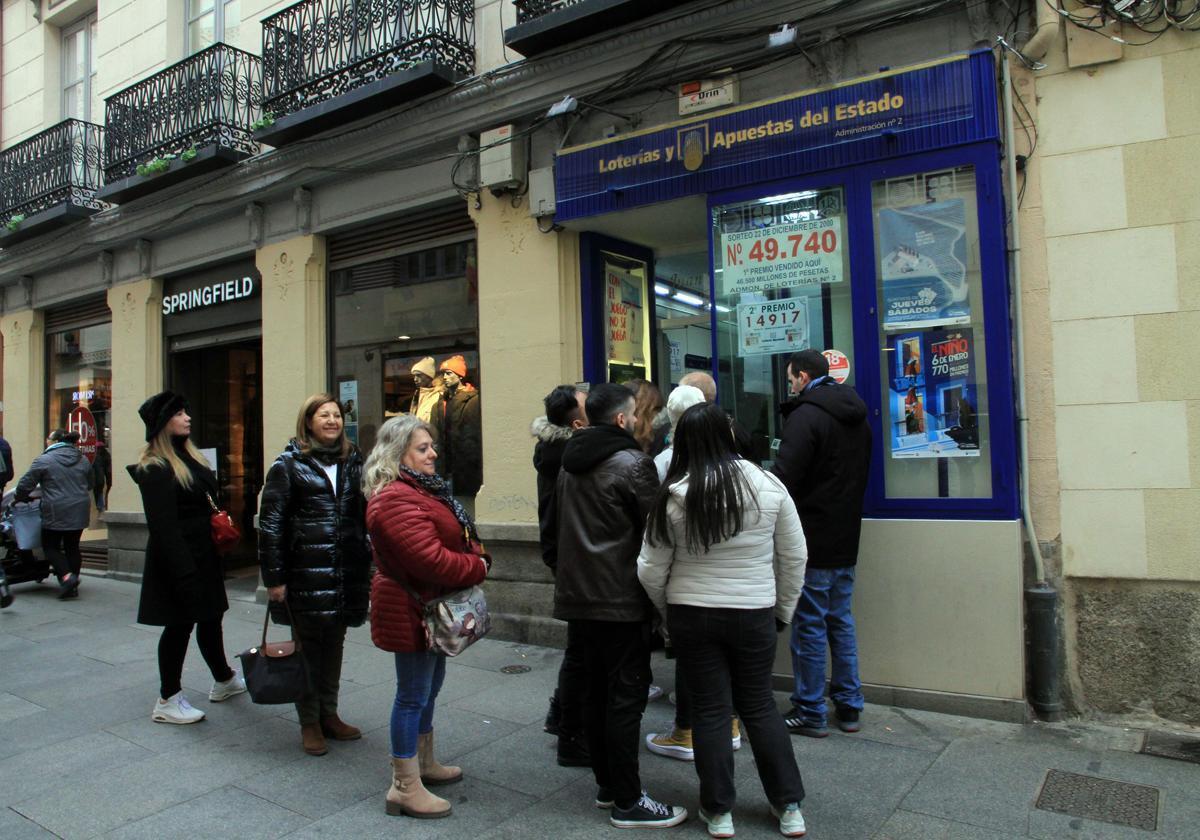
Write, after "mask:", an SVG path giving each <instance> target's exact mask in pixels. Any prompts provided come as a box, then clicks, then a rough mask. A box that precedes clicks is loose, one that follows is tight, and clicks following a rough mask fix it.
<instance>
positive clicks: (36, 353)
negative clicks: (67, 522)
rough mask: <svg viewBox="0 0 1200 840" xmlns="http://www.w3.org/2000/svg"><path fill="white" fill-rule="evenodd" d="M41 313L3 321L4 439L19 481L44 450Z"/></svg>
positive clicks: (0, 329)
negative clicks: (9, 449)
mask: <svg viewBox="0 0 1200 840" xmlns="http://www.w3.org/2000/svg"><path fill="white" fill-rule="evenodd" d="M42 325H43V316H42V313H41V312H37V311H35V310H32V309H26V310H23V311H21V312H13V313H11V314H8V315H5V316H4V317H3V319H0V332H2V333H3V334H4V438H5V440H7V441H8V443H9V445H10V446H12V450H13V471H14V472H15V473H16V475H17V476H18V477H19V476H21V475H22V474H23V473H24V472H25V470H26V469H28V468H29V464H30V462H31V461H33V459H34V457H35V456H37V455H40V454H41V453H42V449H43V448H44V447H45V439H46V427H45V422H46V421H45V415H46V377H45V369H46V341H45V330H44V329H43V326H42Z"/></svg>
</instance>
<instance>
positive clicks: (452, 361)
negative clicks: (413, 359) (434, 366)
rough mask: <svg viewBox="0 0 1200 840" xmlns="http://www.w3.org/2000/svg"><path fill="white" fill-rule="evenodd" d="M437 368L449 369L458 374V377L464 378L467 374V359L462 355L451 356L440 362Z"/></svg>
mask: <svg viewBox="0 0 1200 840" xmlns="http://www.w3.org/2000/svg"><path fill="white" fill-rule="evenodd" d="M438 370H449V371H453V372H454V373H457V374H458V378H459V379H464V378H466V375H467V360H466V359H464V358H463V357H462V356H451V357H450V358H449V359H447V360H446V361H444V362H442V366H441V367H439V368H438Z"/></svg>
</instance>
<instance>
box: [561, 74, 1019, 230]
mask: <svg viewBox="0 0 1200 840" xmlns="http://www.w3.org/2000/svg"><path fill="white" fill-rule="evenodd" d="M992 62H993V59H992V57H991V55H990V54H989V53H986V52H979V53H974V54H971V55H962V56H955V57H953V58H949V59H945V60H942V61H938V62H932V63H929V64H925V65H918V66H915V67H911V68H907V69H905V70H896V71H886V72H883V73H880V74H877V75H875V76H870V77H866V78H863V79H859V80H856V81H852V82H846V83H844V84H840V85H836V86H833V87H830V88H826V89H821V90H814V91H808V92H804V93H799V94H796V95H793V96H788V97H782V98H780V99H776V100H768V101H766V102H761V103H757V104H754V105H747V106H742V107H736V108H729V109H726V110H724V111H717V112H715V113H713V114H711V115H708V116H706V117H704V118H699V119H693V120H683V121H680V122H677V123H673V124H669V125H664V126H660V127H658V128H651V129H646V130H644V131H639V132H634V133H631V134H627V135H625V136H623V137H618V138H616V139H613V140H602V141H597V142H595V143H589V144H584V145H581V146H576V147H574V148H570V149H564V150H563V151H561V152H559V153H558V156H557V160H556V162H555V194H556V199H557V209H558V212H557V214H556V215H557V216H558V217H559V218H560V219H564V220H565V219H573V218H579V217H582V216H588V215H593V214H595V213H604V212H610V211H613V210H620V209H622V208H625V207H633V206H637V205H640V204H649V203H654V202H659V201H667V200H670V199H674V198H679V197H682V196H685V195H695V194H698V193H705V192H713V191H718V190H723V189H728V188H730V187H732V186H741V185H743V184H746V183H751V182H753V181H758V180H767V179H771V178H777V177H779V173H780V172H784V171H805V170H808V169H812V168H814V167H818V168H830V167H833V166H837V165H841V164H843V163H846V162H863V161H865V160H870V159H877V158H881V157H884V156H886V155H889V154H895V151H896V147H895V144H894V143H892V142H889V141H888V140H887V139H885V138H890V139H891V140H898V139H900V138H901V137H903V138H904V140H903V141H902V143H903V147H904V148H921V147H925V146H930V147H932V146H936V145H939V144H942V145H944V144H946V143H949V142H968V141H972V140H978V139H986V138H989V137H993V136H995V135H996V134H997V132H998V128H997V126H996V120H995V119H994V114H993V115H992V116H990V117H989V116H988V114H989V111H988V108H989V107H991V108H993V110H994V105H992V104H991V103H989V102H985V101H982V100H983V99H985V98H990V99H991V100H994V98H995V92H994V91H993V90H992V88H993V87H994V83H993V81H992V79H993V76H994V67H993V63H992ZM868 141H875V143H876V145H875V146H869V145H866V146H864V142H868ZM847 144H853V149H854V150H853V152H850V151H842V149H843V148H846V149H850V148H851V146H848V145H847Z"/></svg>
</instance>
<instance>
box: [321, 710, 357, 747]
mask: <svg viewBox="0 0 1200 840" xmlns="http://www.w3.org/2000/svg"><path fill="white" fill-rule="evenodd" d="M321 732H322V733H323V734H324V735H325V737H326V738H332V739H333V740H335V741H357V740H358V739H359V738H361V737H362V730H361V729H359V728H358V727H357V726H351V725H350V724H348V723H346V722H345V721H344V720H342V719H341V718H340V717H338V716H337V715H329V716H328V717H323V718H321Z"/></svg>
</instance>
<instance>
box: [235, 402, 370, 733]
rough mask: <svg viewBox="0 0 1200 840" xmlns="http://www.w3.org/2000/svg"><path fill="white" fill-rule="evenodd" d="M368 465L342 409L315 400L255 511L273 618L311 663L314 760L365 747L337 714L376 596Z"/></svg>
mask: <svg viewBox="0 0 1200 840" xmlns="http://www.w3.org/2000/svg"><path fill="white" fill-rule="evenodd" d="M362 464H363V459H362V455H361V454H360V453H359V451H358V449H356V448H355V446H354V445H353V444H352V443H350V441H349V440H348V439H347V438H346V435H345V427H344V424H343V421H342V409H341V405H340V404H339V403H338V401H337V399H335V398H334V397H333V396H331V395H329V394H314V395H313V396H311V397H309V398H308V399H307V400H305V401H304V405H303V406H301V408H300V416H299V417H298V418H297V419H296V437H295V438H294V439H293V440H292V441H290V442H289V443H288V445H287V448H286V449H284V450H283V453H282V454H281V455H280V456H279V457H278V458H276V459H275V463H274V464H272V465H271V469H270V470H269V471H268V472H267V480H266V484H265V486H264V487H263V492H262V502H261V503H260V506H259V512H258V521H259V526H258V527H259V537H258V556H259V562H260V563H261V565H262V577H263V584H264V585H265V586H266V587H267V593H268V595H269V597H270V599H271V602H272V603H271V616H272V618H274V619H275V622H276V623H278V624H287V623H288V611H289V610H290V613H291V618H292V619H293V620H294V621H295V625H296V626H295V628H294V629H295V634H296V638H297V639H299V640H300V643H301V648H302V650H303V652H304V658H305V660H306V661H307V663H308V670H309V676H310V679H311V687H310V693H309V694H308V695H307V696H305V697H304V698H303V699H302V700H301V701H300V702H299V703H297V704H296V711H297V713H298V714H299V716H300V733H301V743H302V745H303V747H304V751H305V752H306V753H308V754H309V755H324V754H325V752H326V747H325V738H326V737H329V738H333V739H335V740H338V741H353V740H355V739H357V738H361V737H362V732H361V731H360V730H359V729H358V728H357V727H354V726H350V725H349V724H347V723H345V722H343V721H342V719H341V718H340V717H338V712H337V703H338V686H339V683H340V682H341V675H342V648H343V646H344V644H345V641H346V628H347V627H358V626H360V625H361V624H362V623H363V622H364V621H366V618H367V607H368V601H369V599H370V592H371V552H370V549H369V548H368V546H367V537H366V509H367V503H366V500H365V499H364V498H363V493H362ZM285 601H286V603H287V608H288V609H287V610H285V609H284V602H285Z"/></svg>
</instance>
